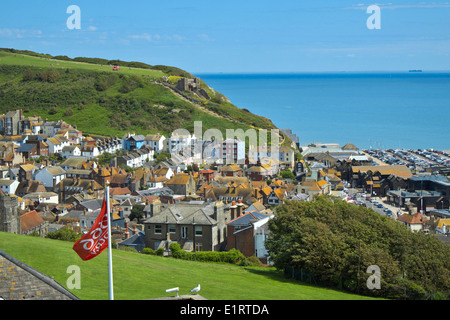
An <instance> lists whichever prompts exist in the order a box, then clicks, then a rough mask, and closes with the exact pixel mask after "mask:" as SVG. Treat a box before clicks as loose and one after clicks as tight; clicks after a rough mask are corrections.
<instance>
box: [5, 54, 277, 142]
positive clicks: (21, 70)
mask: <svg viewBox="0 0 450 320" xmlns="http://www.w3.org/2000/svg"><path fill="white" fill-rule="evenodd" d="M111 64H118V65H120V66H121V68H120V71H118V72H117V71H113V70H112V68H111ZM171 76H172V78H173V77H180V76H184V77H189V78H192V77H193V76H192V75H191V74H189V73H187V72H186V71H183V70H181V69H178V68H175V67H168V66H150V65H146V64H143V63H139V62H123V61H107V60H104V59H98V58H74V59H70V58H68V57H65V56H57V57H52V56H50V55H45V54H38V53H34V52H30V51H19V50H14V49H0V113H5V112H7V111H9V110H15V109H23V111H24V114H25V116H30V115H34V114H36V115H40V116H41V117H42V118H43V119H49V120H59V119H63V120H65V121H66V122H67V123H70V124H73V125H77V127H78V129H79V130H81V131H83V132H84V133H86V134H91V135H103V136H113V135H117V136H121V135H123V133H126V132H131V131H135V132H136V133H138V132H139V133H142V134H146V133H155V132H161V133H165V134H169V133H171V132H172V131H173V130H175V129H178V128H185V129H188V130H190V131H192V130H193V126H194V121H202V123H203V129H204V130H207V129H209V128H217V129H219V130H221V131H222V132H223V134H224V135H225V129H237V128H242V129H243V130H244V131H245V130H247V129H249V128H257V129H260V128H263V129H272V128H275V126H274V125H273V123H272V122H271V121H270V120H269V119H267V118H264V117H261V116H258V115H254V114H252V113H250V112H248V111H247V110H245V109H240V108H238V107H236V106H234V105H233V104H231V103H230V102H229V101H228V99H226V97H224V96H223V95H221V94H220V93H218V92H216V91H214V90H213V89H212V88H210V87H208V86H207V84H206V83H204V82H203V81H202V84H201V87H202V88H203V89H204V90H205V91H206V92H207V93H208V94H209V96H210V98H211V99H210V100H206V99H201V98H200V97H198V96H195V95H193V94H192V93H190V92H186V96H185V97H183V96H181V95H179V94H177V93H175V92H174V91H173V90H171V89H170V88H168V87H167V86H164V85H162V84H161V82H162V80H163V78H169V77H171ZM186 97H187V99H186ZM193 100H195V102H193Z"/></svg>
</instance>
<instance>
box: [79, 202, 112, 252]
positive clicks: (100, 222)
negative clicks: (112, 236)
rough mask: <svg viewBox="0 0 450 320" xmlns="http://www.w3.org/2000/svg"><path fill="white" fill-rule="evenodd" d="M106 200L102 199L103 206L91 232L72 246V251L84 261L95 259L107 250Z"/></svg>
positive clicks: (107, 214)
mask: <svg viewBox="0 0 450 320" xmlns="http://www.w3.org/2000/svg"><path fill="white" fill-rule="evenodd" d="M107 207H109V206H107V203H106V199H103V205H102V208H101V210H100V214H99V215H98V217H97V219H96V220H95V222H94V225H93V226H92V228H91V230H89V232H88V233H86V234H85V235H84V236H83V237H81V238H80V239H79V240H78V241H77V242H75V244H74V245H73V250H75V252H76V253H78V255H79V256H80V258H81V259H83V260H84V261H86V260H90V259H92V258H95V257H96V256H98V255H99V254H100V253H102V252H103V250H105V249H106V248H108V243H109V241H108V240H109V223H108V219H109V210H108V208H107Z"/></svg>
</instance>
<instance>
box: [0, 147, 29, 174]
mask: <svg viewBox="0 0 450 320" xmlns="http://www.w3.org/2000/svg"><path fill="white" fill-rule="evenodd" d="M16 149H17V146H16V145H15V144H14V143H11V142H4V141H0V165H2V166H8V167H10V168H12V167H14V166H15V165H18V164H22V163H24V162H25V158H24V157H23V155H22V154H21V153H19V152H17V151H16Z"/></svg>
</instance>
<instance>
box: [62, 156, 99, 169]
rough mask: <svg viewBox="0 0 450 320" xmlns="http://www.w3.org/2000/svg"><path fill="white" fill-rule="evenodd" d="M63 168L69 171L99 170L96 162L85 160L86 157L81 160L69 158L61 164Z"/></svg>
mask: <svg viewBox="0 0 450 320" xmlns="http://www.w3.org/2000/svg"><path fill="white" fill-rule="evenodd" d="M60 166H61V168H63V169H64V170H66V171H67V170H69V169H93V168H97V164H96V162H95V161H90V160H89V159H87V158H85V157H80V158H68V159H66V160H64V162H62V163H61V164H60Z"/></svg>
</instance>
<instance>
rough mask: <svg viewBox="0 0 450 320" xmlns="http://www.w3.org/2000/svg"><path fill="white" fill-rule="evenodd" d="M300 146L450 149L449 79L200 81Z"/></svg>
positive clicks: (422, 75) (208, 77)
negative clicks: (289, 132) (292, 137)
mask: <svg viewBox="0 0 450 320" xmlns="http://www.w3.org/2000/svg"><path fill="white" fill-rule="evenodd" d="M197 76H198V77H200V78H201V79H203V80H204V81H205V82H206V83H207V84H208V85H209V86H210V87H212V88H214V89H215V90H216V91H218V92H220V93H222V94H223V95H225V96H226V97H228V98H229V99H230V101H231V103H233V104H234V105H235V106H237V107H239V108H245V109H248V110H249V111H251V112H252V113H255V114H257V115H261V116H264V117H267V118H269V119H271V120H272V122H273V123H274V124H275V125H276V126H277V127H278V128H280V129H291V130H292V132H293V133H295V134H296V135H297V136H298V138H299V142H300V145H308V144H311V143H339V144H340V145H341V146H343V145H345V144H347V143H353V144H354V145H356V146H357V147H359V148H360V149H430V148H432V149H435V150H445V151H448V150H450V72H425V71H423V72H420V71H415V72H409V71H407V72H336V73H289V74H288V73H281V74H279V73H272V74H225V73H221V74H198V75H197Z"/></svg>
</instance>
